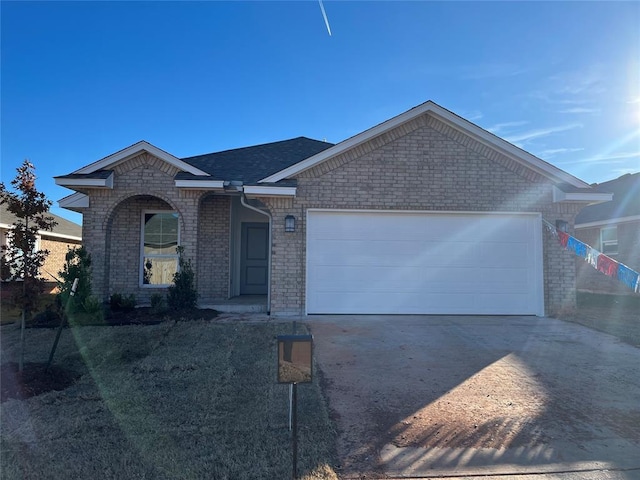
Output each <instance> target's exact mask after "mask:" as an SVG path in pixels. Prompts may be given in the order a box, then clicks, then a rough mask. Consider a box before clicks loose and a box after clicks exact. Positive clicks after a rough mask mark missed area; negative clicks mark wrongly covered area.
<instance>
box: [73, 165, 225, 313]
mask: <svg viewBox="0 0 640 480" xmlns="http://www.w3.org/2000/svg"><path fill="white" fill-rule="evenodd" d="M176 173H178V169H176V168H175V167H173V166H172V165H170V164H168V163H166V162H164V161H162V160H160V159H158V158H156V157H154V156H152V155H150V154H148V153H142V154H140V155H138V156H136V157H134V158H131V159H129V160H127V161H125V162H122V163H120V164H118V165H116V166H115V168H114V186H113V189H86V190H84V191H83V193H86V194H87V195H89V197H90V205H89V207H88V208H85V209H83V210H82V213H83V241H84V245H85V247H86V248H87V250H88V251H89V253H90V254H91V256H92V276H93V291H94V293H95V295H96V296H98V297H99V298H101V299H102V300H104V301H106V300H108V298H109V296H110V295H111V294H113V293H122V294H126V295H128V294H134V295H135V296H136V298H137V301H138V303H148V302H149V300H150V297H151V294H153V293H165V290H166V289H162V288H149V287H141V286H140V235H141V226H142V223H141V222H142V220H141V215H142V212H143V211H144V210H172V211H176V212H178V215H179V228H180V244H181V245H182V247H184V255H185V257H186V258H188V259H191V261H192V265H193V268H194V270H195V272H196V278H197V280H198V282H199V283H198V285H197V288H198V290H199V292H200V294H201V296H204V295H203V293H206V292H208V291H209V290H211V289H214V290H215V289H216V288H219V283H220V281H219V280H216V282H218V283H217V285H218V287H216V286H215V285H213V283H214V282H213V280H211V279H212V277H213V276H212V275H209V276H202V275H201V273H200V266H199V260H200V258H201V257H202V258H205V255H202V251H201V250H199V247H198V242H199V241H200V240H202V237H201V236H200V235H199V229H200V225H201V222H200V221H199V217H198V215H199V208H198V207H199V205H200V201H201V198H202V197H203V196H204V195H205V194H206V192H202V191H197V190H186V189H177V188H176V187H175V184H174V176H175V175H176ZM215 198H216V201H218V197H215ZM219 201H221V202H222V204H223V205H227V206H228V199H221V200H219ZM210 202H211V201H209V203H210ZM213 203H215V202H213ZM207 205H208V203H207ZM222 209H224V207H222ZM205 211H206V209H205ZM227 211H228V208H227ZM223 217H224V215H223V214H215V213H214V214H213V217H212V218H215V219H218V220H220V221H221V222H223V221H224V218H223ZM216 221H217V220H216ZM224 223H225V225H226V227H225V226H222V227H221V228H215V230H216V231H224V228H228V222H224ZM227 236H228V235H227ZM209 243H210V242H209ZM227 243H228V242H227ZM227 248H228V246H227ZM227 255H228V254H227ZM205 265H206V263H205ZM226 265H227V269H228V262H226ZM220 274H221V275H223V276H224V275H225V272H224V269H223V271H222V272H221V273H220ZM226 275H227V277H228V272H227V273H226ZM225 281H226V280H225ZM208 282H211V283H208Z"/></svg>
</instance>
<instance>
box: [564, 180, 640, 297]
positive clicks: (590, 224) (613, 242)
mask: <svg viewBox="0 0 640 480" xmlns="http://www.w3.org/2000/svg"><path fill="white" fill-rule="evenodd" d="M593 190H594V191H597V192H610V193H613V200H612V201H611V202H607V203H602V204H599V205H591V206H588V207H585V208H583V209H582V210H581V211H580V213H578V215H577V216H576V220H575V224H576V225H575V236H576V238H578V239H579V240H581V241H583V242H584V243H587V244H589V245H591V246H592V247H593V248H595V249H597V250H599V251H600V252H602V253H605V254H606V255H608V256H610V257H611V258H613V259H615V260H617V261H618V262H620V263H624V264H625V265H627V266H628V267H630V268H632V269H634V270H636V271H640V172H639V173H634V174H626V175H623V176H621V177H620V178H616V179H615V180H611V181H608V182H603V183H600V184H597V185H593ZM577 269H578V281H577V286H578V289H580V290H586V291H592V292H604V293H631V290H629V289H628V288H627V287H626V286H625V285H623V284H621V283H620V282H617V281H616V280H615V279H612V278H610V277H607V276H606V275H602V274H601V273H599V272H597V271H596V270H594V269H593V268H590V267H589V265H588V264H585V262H583V261H579V262H578V263H577Z"/></svg>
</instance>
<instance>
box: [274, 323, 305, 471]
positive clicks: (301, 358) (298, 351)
mask: <svg viewBox="0 0 640 480" xmlns="http://www.w3.org/2000/svg"><path fill="white" fill-rule="evenodd" d="M277 339H278V383H288V384H291V402H292V404H291V424H292V425H291V428H292V435H291V447H292V450H293V453H292V464H293V465H292V466H293V469H292V477H291V478H293V480H295V479H296V478H298V383H311V381H312V379H313V371H312V370H313V369H312V366H313V361H312V358H313V337H312V336H311V335H278V337H277Z"/></svg>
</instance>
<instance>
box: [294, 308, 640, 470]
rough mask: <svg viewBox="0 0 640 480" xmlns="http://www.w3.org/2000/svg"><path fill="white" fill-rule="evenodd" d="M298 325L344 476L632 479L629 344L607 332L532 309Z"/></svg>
mask: <svg viewBox="0 0 640 480" xmlns="http://www.w3.org/2000/svg"><path fill="white" fill-rule="evenodd" d="M305 323H307V325H308V326H309V327H310V329H311V331H312V333H313V334H314V343H315V354H316V360H317V362H318V365H319V367H320V370H321V372H322V375H323V378H324V384H325V385H324V387H325V392H326V394H327V396H328V400H329V405H330V408H331V412H332V415H333V418H334V420H335V421H336V424H337V426H338V430H339V444H338V451H339V455H340V459H341V462H342V465H341V467H342V472H343V473H344V474H345V475H347V476H351V475H362V474H366V475H368V476H371V475H375V474H379V475H380V476H382V475H390V476H411V475H413V476H416V477H417V476H425V475H433V476H437V475H454V474H455V475H487V474H509V473H532V472H561V471H573V472H598V471H604V470H618V471H621V472H623V471H624V472H629V474H630V475H631V474H633V475H636V477H637V476H640V456H639V455H638V452H639V451H640V400H638V399H640V375H639V374H638V365H640V349H637V348H634V347H631V346H629V345H625V344H623V343H620V342H619V341H618V340H617V339H615V338H614V337H611V336H609V335H606V334H602V333H599V332H594V331H592V330H589V329H587V328H584V327H581V326H579V325H573V324H568V323H565V322H562V321H559V320H555V319H551V318H537V317H471V316H465V317H460V316H374V315H372V316H311V317H307V318H306V319H305ZM594 478H597V476H596V477H594ZM622 478H626V477H622ZM629 478H635V477H629Z"/></svg>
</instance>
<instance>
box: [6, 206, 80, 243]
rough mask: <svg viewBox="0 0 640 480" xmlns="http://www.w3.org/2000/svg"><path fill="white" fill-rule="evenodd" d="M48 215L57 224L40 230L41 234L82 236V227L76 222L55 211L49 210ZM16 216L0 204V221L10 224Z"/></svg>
mask: <svg viewBox="0 0 640 480" xmlns="http://www.w3.org/2000/svg"><path fill="white" fill-rule="evenodd" d="M49 215H50V216H51V217H53V219H54V220H55V221H56V222H58V224H57V225H56V226H55V227H53V230H52V231H50V232H42V233H43V234H45V235H46V234H47V233H55V234H58V235H66V236H69V237H78V238H82V227H81V226H80V225H78V224H77V223H74V222H72V221H70V220H67V219H66V218H62V217H61V216H59V215H56V214H55V213H51V212H49ZM16 219H17V218H16V216H15V215H14V214H13V213H11V212H10V211H9V210H7V206H6V205H0V223H6V224H8V225H12V224H13V223H14V222H15V221H16Z"/></svg>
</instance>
